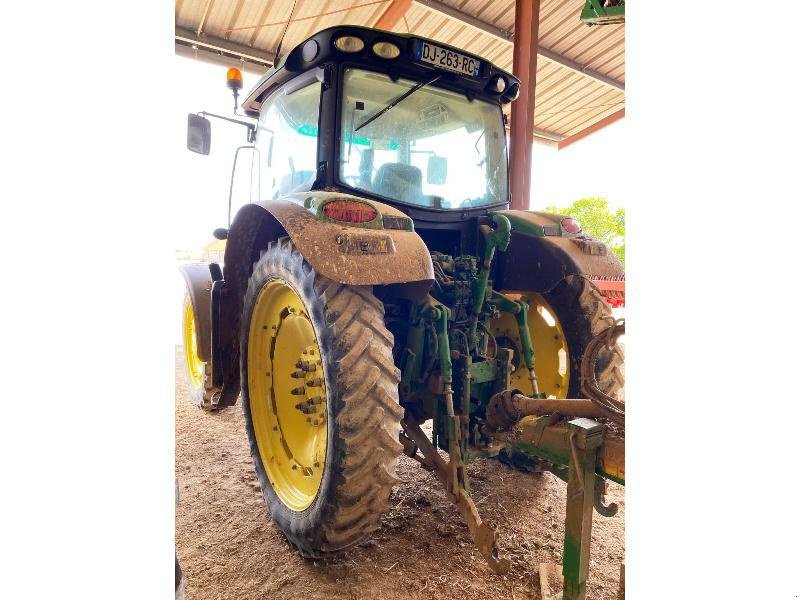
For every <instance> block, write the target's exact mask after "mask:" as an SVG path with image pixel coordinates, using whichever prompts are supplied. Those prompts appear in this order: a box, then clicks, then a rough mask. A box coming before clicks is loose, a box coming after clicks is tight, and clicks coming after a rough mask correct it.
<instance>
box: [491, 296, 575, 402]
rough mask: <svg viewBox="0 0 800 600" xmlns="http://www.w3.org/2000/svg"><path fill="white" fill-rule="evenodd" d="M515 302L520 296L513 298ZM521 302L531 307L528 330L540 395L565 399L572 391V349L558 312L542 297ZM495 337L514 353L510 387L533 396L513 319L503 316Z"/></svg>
mask: <svg viewBox="0 0 800 600" xmlns="http://www.w3.org/2000/svg"><path fill="white" fill-rule="evenodd" d="M513 296H514V297H515V298H516V297H517V295H516V294H515V295H513ZM520 296H521V297H520V299H521V300H524V301H525V302H527V303H528V305H529V306H530V310H529V311H528V330H529V331H530V333H531V340H532V342H533V353H534V359H535V364H534V370H535V371H536V376H537V377H538V379H539V391H540V392H544V393H545V394H547V395H548V396H555V397H556V398H566V397H567V392H568V390H569V348H568V347H567V340H566V339H565V338H564V331H563V330H562V329H561V324H560V323H559V322H558V318H557V317H556V313H555V311H554V310H553V309H552V308H551V307H550V305H549V304H548V303H547V301H546V300H545V299H544V298H543V297H542V296H540V295H539V294H530V293H526V294H521V295H520ZM492 334H494V336H495V337H496V338H497V339H498V343H499V344H500V345H501V346H510V347H512V348H513V350H514V363H515V364H517V369H516V370H515V371H514V372H513V373H512V374H511V387H512V388H518V389H520V390H522V391H523V392H524V393H526V394H530V393H532V392H533V387H532V386H531V381H530V378H529V377H528V371H527V369H526V368H525V362H524V359H523V357H522V345H521V344H520V340H519V332H518V330H517V321H516V319H515V318H514V316H513V315H511V314H509V313H502V314H501V316H500V318H499V319H495V320H494V321H493V322H492Z"/></svg>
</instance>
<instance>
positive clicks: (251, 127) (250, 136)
mask: <svg viewBox="0 0 800 600" xmlns="http://www.w3.org/2000/svg"><path fill="white" fill-rule="evenodd" d="M197 114H198V115H203V116H208V117H214V118H216V119H222V120H223V121H228V122H230V123H236V124H237V125H244V126H245V127H247V141H248V143H251V144H252V143H253V142H254V141H255V139H256V126H255V124H254V123H249V122H248V121H240V120H239V119H231V118H230V117H223V116H222V115H215V114H214V113H210V112H206V111H204V110H201V111H200V112H199V113H197Z"/></svg>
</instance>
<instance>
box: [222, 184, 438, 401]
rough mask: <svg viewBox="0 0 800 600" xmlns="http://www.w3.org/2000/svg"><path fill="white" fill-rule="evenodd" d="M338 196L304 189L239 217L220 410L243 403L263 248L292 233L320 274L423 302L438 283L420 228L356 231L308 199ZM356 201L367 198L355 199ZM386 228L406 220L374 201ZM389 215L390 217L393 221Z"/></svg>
mask: <svg viewBox="0 0 800 600" xmlns="http://www.w3.org/2000/svg"><path fill="white" fill-rule="evenodd" d="M331 196H339V197H344V198H348V199H349V197H348V196H347V195H345V194H341V193H338V192H318V191H312V192H304V193H302V194H298V195H294V196H289V197H288V198H284V199H281V200H270V201H267V202H257V203H252V204H248V205H246V206H244V207H242V209H240V210H239V212H238V213H237V215H236V218H235V219H234V221H233V223H232V225H231V228H230V231H229V232H228V241H227V244H226V247H225V269H224V274H225V288H224V290H223V294H222V306H221V309H220V328H219V338H220V343H221V347H220V358H221V363H222V365H221V368H222V377H223V388H222V394H221V397H220V404H219V406H220V407H222V406H230V405H233V404H234V403H235V402H236V398H237V397H238V395H239V390H240V373H239V338H240V329H241V317H242V306H243V302H244V295H245V292H246V291H247V282H248V280H249V278H250V275H251V273H252V271H253V265H254V264H255V262H256V261H258V259H259V257H260V254H261V251H262V250H265V249H266V248H267V246H268V245H269V244H270V242H273V241H275V240H277V239H278V238H280V237H282V236H287V235H288V236H289V238H290V239H291V240H292V243H293V244H294V245H295V247H296V248H297V249H298V250H299V251H300V253H301V254H302V255H303V257H304V258H305V260H306V261H307V262H308V263H309V264H310V265H311V266H312V267H313V268H314V270H315V271H316V272H317V273H320V274H321V275H323V276H325V277H327V278H328V279H331V280H333V281H336V282H338V283H343V284H347V285H371V286H386V287H391V288H392V289H394V290H399V292H398V293H399V294H402V292H403V291H405V295H407V296H410V297H418V296H419V297H424V295H425V294H427V292H428V290H429V289H430V287H431V285H432V283H433V265H432V263H431V257H430V252H429V251H428V248H427V246H426V245H425V242H423V241H422V238H420V237H419V235H418V234H417V233H415V232H414V231H407V230H402V229H389V228H375V227H373V228H362V227H350V226H345V225H342V224H340V223H332V222H329V221H322V220H320V219H319V218H317V217H316V216H315V215H314V214H313V213H312V212H311V211H310V210H309V209H308V208H307V207H306V206H304V204H303V202H304V201H306V200H310V199H312V198H313V199H314V201H315V202H322V201H324V200H326V199H328V198H329V197H331ZM353 199H354V200H361V199H359V198H355V197H353ZM370 204H372V205H374V206H375V207H376V208H377V209H378V211H379V212H380V213H381V214H382V215H383V223H384V225H385V224H386V223H391V222H392V218H395V219H407V217H406V216H405V215H404V214H403V213H401V212H400V211H398V210H397V209H395V208H392V207H391V206H388V205H386V204H383V203H380V202H374V201H370ZM387 217H388V220H387Z"/></svg>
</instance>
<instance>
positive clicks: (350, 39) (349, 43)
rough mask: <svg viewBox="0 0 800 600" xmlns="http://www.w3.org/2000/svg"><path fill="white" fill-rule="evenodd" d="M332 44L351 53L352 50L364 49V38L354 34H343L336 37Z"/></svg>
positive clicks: (359, 50)
mask: <svg viewBox="0 0 800 600" xmlns="http://www.w3.org/2000/svg"><path fill="white" fill-rule="evenodd" d="M333 45H334V46H336V47H337V48H338V49H339V50H341V51H342V52H347V53H348V54H352V53H353V52H361V51H362V50H363V49H364V40H362V39H361V38H360V37H356V36H354V35H343V36H340V37H338V38H336V40H334V42H333Z"/></svg>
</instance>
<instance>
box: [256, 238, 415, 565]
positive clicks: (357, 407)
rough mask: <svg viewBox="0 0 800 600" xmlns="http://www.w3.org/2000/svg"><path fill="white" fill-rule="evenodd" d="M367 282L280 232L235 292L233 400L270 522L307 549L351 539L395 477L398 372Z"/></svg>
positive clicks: (320, 550)
mask: <svg viewBox="0 0 800 600" xmlns="http://www.w3.org/2000/svg"><path fill="white" fill-rule="evenodd" d="M383 317H384V309H383V304H382V303H381V302H380V301H379V300H378V299H377V298H376V297H375V296H374V295H373V294H372V289H371V287H369V286H347V285H341V284H338V283H335V282H333V281H330V280H329V279H326V278H325V277H323V276H321V275H319V274H318V273H316V272H315V271H314V269H312V268H311V266H310V265H309V264H308V263H307V262H306V261H305V260H303V257H302V256H301V254H300V253H299V252H298V251H297V249H296V248H295V247H294V245H293V244H292V243H291V241H290V240H289V239H288V238H281V239H280V240H278V241H277V242H273V243H272V244H270V246H269V248H268V249H267V250H266V251H264V252H263V253H262V255H261V258H260V259H259V261H258V262H257V263H256V264H255V266H254V269H253V274H252V276H251V277H250V281H249V283H248V287H247V293H246V295H245V299H244V307H243V317H242V335H241V369H242V408H243V410H244V415H245V420H246V426H247V435H248V438H249V440H250V452H251V454H252V456H253V462H254V464H255V469H256V474H257V475H258V480H259V482H260V484H261V490H262V494H263V496H264V501H265V502H266V504H267V507H268V508H269V511H270V514H271V515H272V520H273V522H274V523H275V524H276V525H277V526H278V528H279V529H280V530H281V531H282V532H283V533H284V534H285V535H286V537H287V539H288V540H289V541H290V542H291V543H292V544H293V545H294V546H296V547H297V548H298V550H299V551H300V553H301V554H302V555H303V556H306V557H319V556H322V555H325V554H326V553H330V552H335V551H338V550H342V549H344V548H347V547H350V546H353V545H354V544H357V543H358V542H360V541H361V540H363V539H364V538H366V537H367V536H368V535H369V534H370V533H371V532H372V531H374V530H375V529H377V527H378V526H379V524H380V518H381V515H382V514H383V513H384V512H385V511H386V510H388V507H389V504H388V501H389V494H390V492H391V490H392V486H393V485H394V484H395V483H396V482H397V478H396V476H395V468H396V465H397V458H398V456H399V455H400V452H401V450H402V446H401V444H400V443H399V441H398V434H399V431H400V419H401V418H402V414H403V411H402V408H401V407H400V405H399V403H398V390H397V386H398V383H399V381H400V372H399V370H398V369H397V367H395V365H394V362H393V360H392V344H393V337H392V334H391V333H389V331H388V330H387V329H386V327H385V325H384V320H383Z"/></svg>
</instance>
